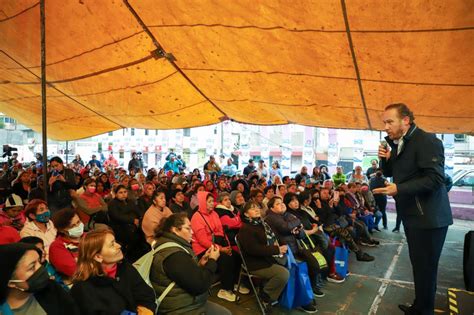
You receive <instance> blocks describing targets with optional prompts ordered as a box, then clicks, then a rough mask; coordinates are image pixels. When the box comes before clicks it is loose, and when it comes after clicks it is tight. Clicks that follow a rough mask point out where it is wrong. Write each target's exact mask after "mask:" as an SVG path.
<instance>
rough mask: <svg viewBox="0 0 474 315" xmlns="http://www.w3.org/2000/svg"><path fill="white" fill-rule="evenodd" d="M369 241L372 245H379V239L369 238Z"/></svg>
mask: <svg viewBox="0 0 474 315" xmlns="http://www.w3.org/2000/svg"><path fill="white" fill-rule="evenodd" d="M370 242H371V243H372V244H374V245H380V242H379V241H376V240H374V239H371V240H370Z"/></svg>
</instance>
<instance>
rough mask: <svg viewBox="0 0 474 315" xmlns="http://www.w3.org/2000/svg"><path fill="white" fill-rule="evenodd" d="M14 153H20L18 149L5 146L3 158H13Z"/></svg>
mask: <svg viewBox="0 0 474 315" xmlns="http://www.w3.org/2000/svg"><path fill="white" fill-rule="evenodd" d="M13 151H18V149H17V148H14V147H11V146H9V145H8V144H4V145H3V155H2V157H3V158H5V157H7V156H12V152H13Z"/></svg>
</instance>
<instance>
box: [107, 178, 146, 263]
mask: <svg viewBox="0 0 474 315" xmlns="http://www.w3.org/2000/svg"><path fill="white" fill-rule="evenodd" d="M114 195H115V198H114V199H112V200H111V201H110V202H109V204H108V208H109V217H110V226H111V227H112V229H113V230H114V232H115V235H116V236H117V241H118V242H119V243H120V244H121V245H122V246H123V249H124V253H125V256H127V257H129V251H130V250H132V249H133V247H134V246H135V245H136V243H137V241H138V233H137V229H138V224H139V220H138V213H137V211H136V206H135V204H134V203H133V201H131V200H129V199H128V190H127V188H126V187H125V186H123V185H117V186H116V187H115V188H114Z"/></svg>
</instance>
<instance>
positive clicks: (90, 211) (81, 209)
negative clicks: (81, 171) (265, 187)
mask: <svg viewBox="0 0 474 315" xmlns="http://www.w3.org/2000/svg"><path fill="white" fill-rule="evenodd" d="M96 187H97V184H96V181H94V180H93V179H92V178H88V179H86V180H85V181H84V192H83V193H82V194H80V195H78V194H74V193H73V194H72V198H73V200H74V202H75V204H76V206H77V210H78V212H77V214H78V215H79V218H80V219H81V221H82V222H83V223H84V225H85V227H86V230H87V231H88V230H92V229H93V228H94V227H93V226H91V224H89V223H93V222H90V221H91V218H92V217H94V216H95V215H96V214H97V213H99V212H100V211H104V212H105V211H107V210H108V208H107V204H106V203H105V201H104V199H102V197H101V196H100V195H99V194H97V193H96Z"/></svg>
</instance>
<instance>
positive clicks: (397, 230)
mask: <svg viewBox="0 0 474 315" xmlns="http://www.w3.org/2000/svg"><path fill="white" fill-rule="evenodd" d="M392 232H400V229H397V228H394V229H393V230H392Z"/></svg>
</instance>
